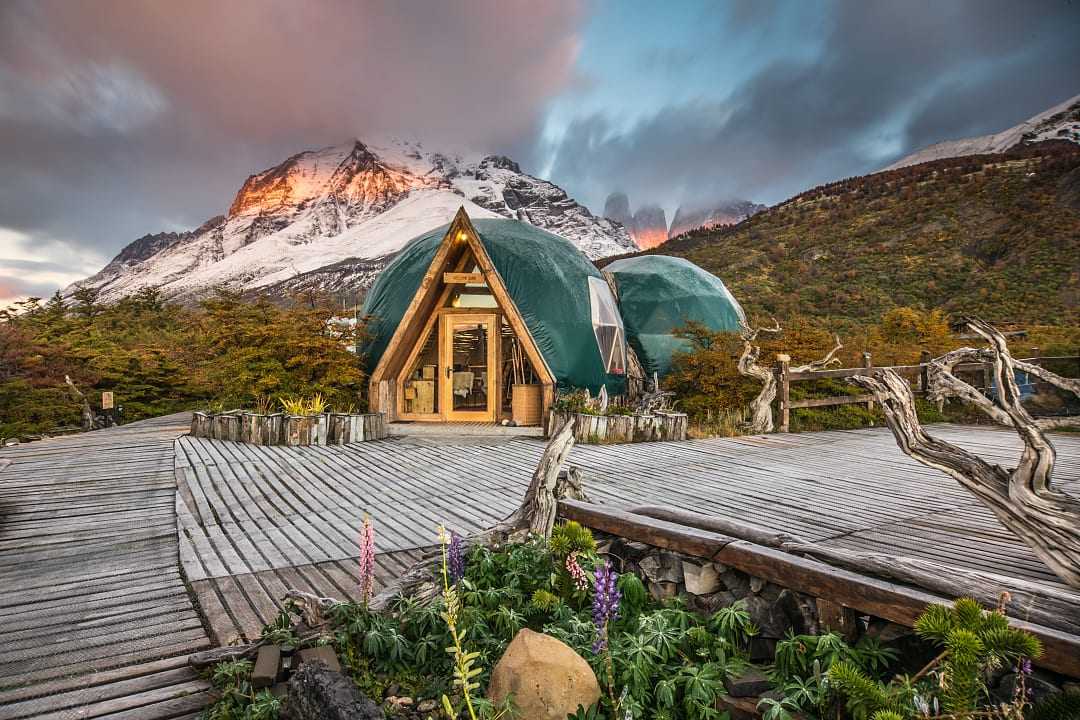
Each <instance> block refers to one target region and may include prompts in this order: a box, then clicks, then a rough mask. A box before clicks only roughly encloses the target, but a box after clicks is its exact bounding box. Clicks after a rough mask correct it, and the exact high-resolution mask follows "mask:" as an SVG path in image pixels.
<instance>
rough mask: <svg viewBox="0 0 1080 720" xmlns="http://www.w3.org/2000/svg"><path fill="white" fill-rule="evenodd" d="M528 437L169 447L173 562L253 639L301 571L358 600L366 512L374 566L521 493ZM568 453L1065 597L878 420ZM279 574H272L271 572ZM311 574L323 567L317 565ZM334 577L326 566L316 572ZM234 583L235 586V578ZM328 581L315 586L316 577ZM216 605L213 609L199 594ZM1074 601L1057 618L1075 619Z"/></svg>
mask: <svg viewBox="0 0 1080 720" xmlns="http://www.w3.org/2000/svg"><path fill="white" fill-rule="evenodd" d="M933 432H934V433H935V434H938V435H940V436H942V437H944V438H946V439H949V440H951V441H954V442H957V443H958V444H961V445H965V446H967V447H969V448H972V449H973V450H976V451H978V452H979V453H980V454H981V455H982V456H983V457H985V458H987V459H989V460H991V461H996V462H1000V463H1002V464H1009V463H1014V462H1015V459H1016V457H1017V454H1016V453H1017V451H1018V449H1019V448H1020V443H1019V440H1018V439H1017V438H1016V436H1015V434H1014V433H1012V432H1009V431H1007V430H1000V429H995V428H969V427H956V426H936V427H934V428H933ZM1054 441H1055V443H1056V444H1057V446H1058V449H1059V458H1058V462H1059V464H1058V471H1057V476H1058V478H1059V481H1060V482H1061V486H1062V487H1063V488H1064V489H1066V490H1068V491H1070V492H1074V493H1076V492H1080V436H1077V435H1068V434H1060V435H1056V436H1055V437H1054ZM542 450H543V444H542V442H540V441H538V440H534V439H523V438H500V437H492V438H488V439H486V440H482V439H478V438H475V437H471V438H463V439H461V440H455V439H453V438H444V439H442V440H441V441H438V442H434V441H432V440H431V439H430V438H425V439H423V441H421V440H419V439H417V438H412V437H406V438H396V439H390V440H386V441H382V442H376V443H361V444H358V445H350V446H337V447H304V448H274V447H256V446H250V445H241V444H237V443H224V442H214V441H206V440H193V439H190V438H181V439H180V440H179V441H178V442H177V453H178V460H177V472H178V479H179V486H180V500H179V505H178V507H179V512H180V522H181V530H182V537H181V557H182V558H183V561H184V568H185V571H186V573H187V575H188V577H189V578H192V580H193V581H194V582H193V584H194V586H195V587H196V588H197V590H198V592H199V597H200V598H203V597H204V594H206V588H207V587H211V586H212V587H213V588H214V589H215V592H214V593H213V594H212V595H211V596H210V597H209V602H210V603H217V604H219V605H220V606H221V608H220V610H219V611H217V612H216V613H210V612H208V615H215V616H216V617H219V618H221V621H219V622H215V623H212V624H213V625H214V634H215V635H216V636H218V637H221V638H228V637H232V636H236V637H241V636H250V634H251V632H252V631H254V630H257V628H258V627H259V626H260V624H261V623H262V622H265V621H266V620H267V619H268V616H269V615H271V614H272V613H274V612H276V606H275V604H274V600H275V596H277V597H279V596H280V593H281V592H282V591H283V587H284V586H287V585H289V578H288V577H287V575H285V574H283V573H286V574H287V573H288V572H290V570H289V569H290V568H300V569H301V572H302V574H303V577H301V578H298V582H299V583H302V584H303V585H304V586H305V588H306V587H312V588H313V589H314V590H315V591H320V590H322V589H325V591H324V593H323V594H328V595H336V596H339V597H340V596H342V595H343V594H344V595H352V593H353V592H354V589H355V586H354V585H353V586H350V585H349V583H350V582H351V580H350V577H354V576H355V557H356V554H357V547H358V546H357V538H358V532H359V526H360V523H361V522H362V520H363V516H364V514H365V513H366V514H369V515H371V517H372V518H373V519H374V522H375V526H376V529H377V534H378V541H377V542H378V547H379V550H380V551H384V552H389V553H390V555H388V556H386V557H384V558H380V561H381V562H380V572H391V571H393V569H394V566H397V568H398V569H400V567H402V566H403V565H405V564H407V561H408V560H409V559H410V557H411V556H410V554H409V552H410V551H414V550H415V549H416V548H421V547H425V546H428V545H430V544H431V542H432V539H433V538H434V528H435V527H436V525H438V524H439V523H443V524H445V525H446V526H447V527H451V528H454V529H456V530H458V531H459V532H462V533H469V532H473V531H476V530H479V529H481V528H484V527H487V526H489V525H490V524H492V523H493V522H495V521H496V520H499V519H502V518H503V517H505V516H506V515H507V514H508V513H510V512H511V511H512V510H513V509H515V508H516V507H517V505H518V503H519V502H520V499H521V496H522V493H523V492H524V490H525V487H526V485H527V484H528V480H529V477H530V474H531V472H532V470H533V468H534V467H535V466H536V462H537V460H538V459H539V456H540V453H541V452H542ZM569 462H570V463H571V464H574V465H577V466H578V467H580V468H581V469H582V470H583V472H584V475H585V482H586V491H587V492H588V493H589V495H590V497H591V499H592V500H593V501H595V502H601V503H605V504H610V505H615V506H618V507H631V506H635V505H644V504H649V505H670V506H672V507H677V508H682V509H687V510H693V511H696V512H701V513H706V514H712V515H719V516H724V517H729V518H734V519H739V520H744V521H747V522H752V523H754V524H757V525H760V526H763V527H767V528H770V529H773V530H777V531H786V532H789V533H792V534H797V535H800V536H802V537H803V538H805V539H807V540H809V541H812V542H817V543H821V544H822V545H825V546H835V547H845V548H849V549H856V550H862V551H877V552H886V553H890V554H898V555H908V556H913V557H920V558H925V559H930V560H934V561H936V562H940V563H943V564H945V565H952V566H955V567H958V568H966V569H969V570H977V571H979V572H981V573H985V574H986V575H988V576H998V577H1000V578H1001V585H1002V588H1003V589H1005V588H1007V587H1008V585H1009V581H1010V580H1015V579H1023V580H1025V581H1030V582H1033V583H1036V584H1038V585H1040V586H1042V587H1045V588H1050V589H1054V590H1057V591H1061V592H1070V591H1069V590H1068V588H1066V587H1065V586H1064V585H1063V584H1062V583H1060V581H1058V580H1057V578H1056V577H1055V576H1054V575H1053V574H1052V573H1051V572H1050V571H1049V570H1048V569H1047V568H1046V567H1045V565H1043V563H1042V562H1041V561H1040V560H1039V559H1038V558H1036V557H1035V555H1034V554H1033V553H1032V552H1031V550H1030V549H1028V547H1027V546H1026V545H1024V544H1023V543H1021V542H1020V541H1019V540H1017V539H1016V538H1015V537H1014V536H1013V535H1012V534H1011V533H1010V532H1009V531H1007V530H1006V529H1005V528H1004V527H1002V526H1001V525H1000V523H999V522H998V521H997V520H996V518H994V517H993V516H992V515H991V514H990V512H989V511H988V510H986V509H985V508H984V507H983V506H982V505H981V504H980V503H979V502H978V501H977V500H976V499H975V498H974V497H973V496H972V495H970V494H969V493H968V492H967V491H965V490H964V489H963V488H961V487H960V486H959V485H958V484H957V483H956V482H954V481H953V480H951V479H950V478H948V477H946V476H945V475H943V474H941V473H939V472H937V471H935V470H932V469H930V468H927V467H925V466H923V465H920V464H919V463H916V462H915V461H913V460H911V459H909V458H907V457H906V456H904V455H903V454H902V453H901V452H900V450H899V449H898V448H897V447H896V445H895V443H894V441H893V438H892V435H891V434H890V433H889V432H888V430H886V429H884V428H876V429H869V430H854V431H839V432H838V431H833V432H820V433H801V434H785V435H768V436H756V437H742V438H725V439H711V440H695V441H689V442H684V443H651V444H637V445H606V446H599V445H578V446H576V447H575V448H574V449H573V451H572V452H571V455H570V460H569ZM268 572H269V575H268V574H267V573H268ZM312 574H314V577H313V576H312ZM326 575H330V576H331V577H323V576H326ZM231 578H235V579H236V580H235V583H236V584H235V585H234V584H233V580H231ZM320 583H322V584H321V585H320ZM205 604H206V603H204V605H205ZM1076 607H1077V613H1076V615H1075V616H1074V617H1070V618H1064V619H1063V622H1064V624H1065V626H1066V627H1070V628H1072V627H1077V628H1080V596H1078V597H1077V606H1076Z"/></svg>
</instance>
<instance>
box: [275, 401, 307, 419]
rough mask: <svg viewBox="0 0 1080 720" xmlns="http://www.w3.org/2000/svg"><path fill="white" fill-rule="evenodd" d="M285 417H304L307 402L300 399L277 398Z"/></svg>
mask: <svg viewBox="0 0 1080 720" xmlns="http://www.w3.org/2000/svg"><path fill="white" fill-rule="evenodd" d="M278 402H280V403H281V407H282V409H283V410H284V411H285V414H286V415H306V414H307V402H306V401H305V400H304V398H302V397H291V398H287V397H281V398H278Z"/></svg>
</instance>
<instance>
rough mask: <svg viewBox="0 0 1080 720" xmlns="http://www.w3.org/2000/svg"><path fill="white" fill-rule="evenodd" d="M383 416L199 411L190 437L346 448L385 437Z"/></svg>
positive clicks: (192, 419) (254, 443)
mask: <svg viewBox="0 0 1080 720" xmlns="http://www.w3.org/2000/svg"><path fill="white" fill-rule="evenodd" d="M386 434H387V433H386V420H385V417H384V416H383V414H382V413H323V414H322V415H286V414H285V413H270V414H263V413H252V412H244V411H242V410H231V411H229V412H222V413H209V412H202V411H196V412H194V413H192V416H191V432H190V435H191V437H197V438H206V439H209V440H229V441H232V442H242V443H250V444H252V445H291V446H302V445H345V444H347V443H357V442H366V441H369V440H382V439H383V438H385V437H386Z"/></svg>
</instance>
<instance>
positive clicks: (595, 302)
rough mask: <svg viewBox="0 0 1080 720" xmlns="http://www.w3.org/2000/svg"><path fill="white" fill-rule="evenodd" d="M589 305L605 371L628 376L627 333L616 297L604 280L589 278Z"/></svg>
mask: <svg viewBox="0 0 1080 720" xmlns="http://www.w3.org/2000/svg"><path fill="white" fill-rule="evenodd" d="M589 304H590V305H591V307H592V327H593V334H594V335H596V345H597V347H599V348H600V357H601V359H602V360H603V361H604V370H606V371H607V372H608V373H609V374H611V375H625V374H626V332H625V331H624V330H623V323H622V316H620V315H619V308H618V305H616V304H615V296H613V295H612V294H611V288H609V287H608V284H607V283H606V282H604V281H603V280H602V279H600V278H597V277H590V278H589Z"/></svg>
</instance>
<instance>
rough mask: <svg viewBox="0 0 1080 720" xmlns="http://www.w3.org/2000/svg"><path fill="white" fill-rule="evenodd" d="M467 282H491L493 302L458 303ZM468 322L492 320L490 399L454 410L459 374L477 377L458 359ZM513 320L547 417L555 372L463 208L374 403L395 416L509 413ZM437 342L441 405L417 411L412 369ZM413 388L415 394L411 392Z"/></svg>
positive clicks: (395, 341) (378, 374) (459, 417)
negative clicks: (506, 344) (506, 368)
mask: <svg viewBox="0 0 1080 720" xmlns="http://www.w3.org/2000/svg"><path fill="white" fill-rule="evenodd" d="M462 286H469V287H471V288H474V289H475V288H478V287H483V286H486V288H487V290H488V291H489V292H490V296H491V297H492V298H493V299H494V302H492V303H490V305H491V307H483V308H477V307H452V306H451V304H450V300H451V297H452V295H453V294H454V293H455V289H458V291H459V292H460V288H461V287H462ZM461 323H468V324H472V323H475V324H476V325H475V327H477V328H480V327H486V328H487V329H486V330H485V333H486V338H487V340H486V344H485V345H486V348H487V354H488V356H487V360H486V363H485V366H486V368H487V372H486V374H485V380H484V382H485V390H484V395H485V397H487V398H488V399H487V400H486V402H487V407H486V408H484V409H479V408H472V409H470V410H469V411H465V412H462V411H458V410H455V408H454V406H455V404H456V403H455V402H454V401H453V391H454V390H456V389H457V387H456V386H458V385H460V384H461V383H459V380H462V379H463V378H462V376H465V375H468V378H469V380H470V381H471V379H472V377H473V374H472V373H471V371H466V372H458V371H457V369H456V368H455V367H454V365H453V347H451V345H452V343H453V341H454V339H455V337H454V335H453V327H454V326H455V324H459V325H460V324H461ZM506 326H508V327H509V330H510V331H511V332H512V333H513V337H514V338H515V339H516V341H517V343H516V345H515V347H517V348H520V352H521V355H522V360H523V361H524V360H527V362H528V364H529V366H530V370H531V375H530V376H531V377H533V378H535V379H536V380H538V383H536V384H538V385H539V386H540V388H539V394H540V397H539V401H540V404H541V412H540V417H541V418H546V417H547V415H548V409H549V408H550V407H551V403H552V402H553V401H554V398H555V377H554V375H553V373H552V372H551V369H550V367H549V366H548V364H547V362H546V361H545V359H544V357H543V355H542V354H541V353H540V350H539V348H538V347H537V345H536V342H535V340H534V339H533V337H532V335H531V334H530V333H529V329H528V327H527V326H526V325H525V322H524V320H523V319H522V317H521V314H520V312H519V310H518V308H517V306H516V304H515V303H514V300H513V298H512V297H510V294H509V292H508V291H507V289H506V285H505V284H504V282H503V279H502V277H501V275H500V274H499V271H498V269H497V268H496V267H495V264H494V263H493V262H492V260H491V257H490V256H489V254H488V252H487V250H486V249H485V248H484V244H483V242H481V240H480V238H479V236H478V235H477V232H476V229H475V228H474V227H473V225H472V223H471V222H470V221H469V216H468V215H467V214H466V213H465V209H464V208H459V209H458V212H457V214H456V215H455V217H454V220H453V222H452V223H451V224H450V229H449V230H448V231H447V232H446V235H445V236H444V237H443V239H442V242H441V243H440V245H439V248H438V250H437V251H436V253H435V257H434V258H433V259H432V261H431V264H430V266H429V267H428V269H427V272H426V273H425V274H424V277H423V279H422V281H421V282H420V286H419V288H418V289H417V291H416V294H415V295H414V296H413V298H412V301H411V302H410V303H409V306H408V309H407V310H406V311H405V314H404V316H402V318H401V322H400V324H399V325H398V327H397V330H396V331H395V332H394V335H393V337H392V338H391V340H390V342H389V344H388V345H387V347H386V350H385V351H384V352H383V355H382V357H381V358H380V360H379V363H378V365H377V366H376V367H375V369H374V370H373V371H372V373H371V378H370V386H369V389H370V393H369V398H370V406H371V409H372V411H373V412H381V413H384V414H385V415H386V416H387V420H389V421H391V422H393V421H396V420H416V421H425V420H426V421H443V422H452V421H480V422H497V421H499V420H501V419H503V417H505V413H504V407H505V403H504V399H505V398H507V397H508V396H507V393H509V392H510V388H509V387H506V386H505V385H506V383H505V382H503V376H504V375H503V372H502V368H503V362H504V359H505V358H503V357H502V354H503V353H502V346H503V343H502V342H501V337H502V333H504V332H506ZM432 342H437V343H438V363H437V369H436V370H435V373H437V375H436V377H434V378H431V381H432V383H431V384H432V385H433V386H436V387H438V399H437V400H436V401H435V403H434V404H435V405H436V407H435V408H430V407H427V408H423V409H422V410H421V411H416V409H415V407H414V406H415V396H416V386H417V384H418V383H417V382H416V381H415V380H411V379H410V378H409V377H408V376H410V375H412V374H413V372H414V370H415V368H416V363H417V358H418V356H419V354H420V353H421V351H422V350H423V349H425V347H427V348H430V347H431V345H430V344H429V343H432ZM430 367H431V366H430V365H429V366H427V368H425V370H426V372H425V373H424V375H425V377H426V376H427V375H429V374H433V373H430V370H428V368H430ZM436 378H437V380H436ZM419 384H422V385H426V384H427V383H424V382H421V383H419ZM425 389H426V388H425ZM410 393H411V394H412V396H413V397H411V398H407V397H406V396H407V395H409V394H410ZM423 410H434V411H433V412H425V411H423Z"/></svg>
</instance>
